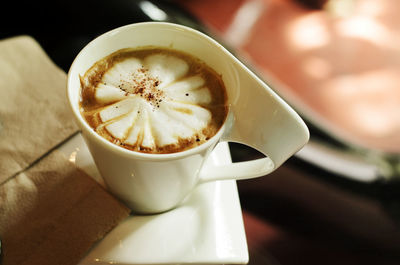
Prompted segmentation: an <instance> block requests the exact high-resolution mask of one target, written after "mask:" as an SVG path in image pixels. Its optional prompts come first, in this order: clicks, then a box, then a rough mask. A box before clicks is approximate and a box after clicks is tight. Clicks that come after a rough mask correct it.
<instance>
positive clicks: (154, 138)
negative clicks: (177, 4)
mask: <svg viewBox="0 0 400 265" xmlns="http://www.w3.org/2000/svg"><path fill="white" fill-rule="evenodd" d="M80 82H81V101H80V112H81V114H82V116H83V117H84V118H85V120H86V121H87V123H88V124H89V125H90V126H91V127H92V128H93V129H94V130H95V131H96V132H97V133H98V134H99V135H100V136H102V137H104V138H105V139H107V140H109V141H110V142H112V143H114V144H117V145H119V146H121V147H124V148H126V149H129V150H133V151H138V152H144V153H155V154H157V153H160V154H165V153H174V152H180V151H184V150H187V149H190V148H193V147H195V146H198V145H201V144H202V143H204V142H206V141H207V140H208V139H210V138H211V137H212V136H214V135H215V134H216V133H217V132H218V130H219V129H220V128H221V126H222V124H223V123H224V121H225V119H226V116H227V112H228V106H227V94H226V90H225V86H224V83H223V81H222V78H221V76H220V75H219V74H217V73H216V72H215V71H214V70H213V69H212V68H210V67H209V66H207V65H206V64H205V63H204V62H202V61H200V60H199V59H197V58H195V57H193V56H191V55H189V54H186V53H183V52H181V51H176V50H173V49H167V48H160V47H141V48H135V49H133V48H132V49H131V48H127V49H122V50H118V51H116V52H114V53H112V54H110V55H108V56H106V57H105V58H103V59H101V60H99V61H97V62H96V63H95V64H94V65H93V66H92V67H91V68H90V69H89V70H87V71H86V73H85V74H84V76H80Z"/></svg>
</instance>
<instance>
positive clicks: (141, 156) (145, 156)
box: [67, 22, 231, 160]
mask: <svg viewBox="0 0 400 265" xmlns="http://www.w3.org/2000/svg"><path fill="white" fill-rule="evenodd" d="M149 25H153V26H155V25H159V26H162V27H167V28H172V27H175V28H179V29H182V30H186V31H191V32H192V33H194V34H197V35H199V36H201V37H202V38H205V39H206V40H207V41H209V42H211V43H212V44H214V45H216V46H217V47H218V48H220V49H222V50H223V51H225V52H226V50H225V48H224V47H223V46H222V45H221V44H219V43H218V42H217V41H215V40H214V39H212V38H211V37H209V36H207V35H206V34H204V33H202V32H200V31H198V30H195V29H192V28H190V27H187V26H183V25H180V24H175V23H170V22H138V23H132V24H128V25H124V26H121V27H118V28H115V29H112V30H110V31H107V32H105V33H103V34H101V35H99V36H98V37H96V38H94V39H93V40H91V41H90V42H89V43H87V44H86V45H85V46H84V47H83V48H82V49H81V51H80V52H79V53H78V54H77V56H76V57H75V59H74V60H73V62H72V64H71V66H70V68H69V71H68V75H67V99H68V103H69V106H70V108H71V110H72V112H73V114H74V117H75V120H76V121H78V123H79V124H80V125H81V126H80V127H81V129H83V130H84V131H85V132H86V133H87V134H89V135H90V136H91V137H92V138H93V139H95V140H96V142H97V143H100V144H101V145H102V146H103V147H105V148H108V149H109V150H111V151H113V152H114V153H118V154H121V155H123V156H126V157H134V158H136V159H143V160H171V159H177V158H182V157H186V156H190V155H194V154H198V153H201V152H203V151H204V150H206V149H208V148H209V147H210V146H212V145H214V144H215V143H216V142H217V141H218V140H219V139H220V138H221V136H222V134H223V132H224V131H225V127H226V122H227V117H228V116H229V113H230V112H231V110H230V108H229V106H228V111H227V115H226V117H225V121H224V123H223V124H222V126H221V127H220V128H219V130H218V131H217V133H216V134H215V135H214V136H212V137H211V138H210V139H209V140H207V141H206V142H205V143H203V144H201V145H199V146H195V147H192V148H190V149H187V150H184V151H180V152H174V153H168V154H152V153H142V152H138V151H133V150H129V149H126V148H123V147H121V146H118V145H116V144H113V143H111V142H110V141H108V140H106V139H105V138H103V137H102V136H100V135H99V134H97V133H96V132H95V131H94V130H93V128H92V127H90V126H89V125H88V123H87V122H86V121H85V120H84V119H83V117H82V115H81V113H80V111H79V109H77V108H76V107H75V106H74V104H73V103H72V99H71V90H72V88H71V87H72V86H71V85H70V84H71V82H72V81H71V79H72V78H73V77H72V74H71V72H72V70H73V68H74V67H75V65H76V64H77V61H78V60H79V58H80V57H81V56H82V54H84V53H85V51H86V50H87V49H88V47H90V46H92V45H94V44H95V43H96V42H98V41H101V40H102V39H104V38H109V37H112V36H113V35H116V34H118V32H120V31H125V30H130V29H131V28H136V27H141V26H149Z"/></svg>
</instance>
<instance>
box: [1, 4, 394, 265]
mask: <svg viewBox="0 0 400 265" xmlns="http://www.w3.org/2000/svg"><path fill="white" fill-rule="evenodd" d="M274 1H275V2H276V1H278V0H274ZM279 1H280V0H279ZM282 1H283V0H282ZM393 1H394V0H393ZM182 2H185V3H182ZM198 2H200V1H196V0H192V1H180V2H178V3H176V2H174V1H123V0H115V1H94V0H88V1H74V0H71V1H61V2H59V1H52V2H48V3H47V4H45V5H44V4H43V5H41V4H38V3H37V2H33V1H30V2H28V3H24V4H22V3H17V2H15V1H14V2H13V3H9V4H7V5H8V6H5V7H4V8H2V9H3V10H7V13H8V15H7V16H2V17H1V18H0V20H1V24H2V25H3V28H2V31H0V38H2V39H3V38H6V37H11V36H16V35H21V34H27V35H31V36H33V37H34V38H35V39H36V40H37V41H38V42H39V43H40V44H41V45H42V46H43V48H44V49H45V50H46V52H47V53H48V54H49V56H50V57H51V58H52V59H53V61H54V62H55V63H56V64H58V65H59V66H60V67H61V68H62V69H64V70H65V71H68V68H69V65H70V64H71V62H72V60H73V58H74V57H75V56H76V54H77V53H78V52H79V50H80V49H81V48H82V47H83V46H84V45H85V44H86V43H88V42H89V41H90V40H91V39H93V38H94V37H96V36H98V35H99V34H101V33H103V32H105V31H108V30H110V29H113V28H115V27H118V26H121V25H125V24H130V23H134V22H140V21H151V20H157V19H159V20H168V21H172V22H177V23H182V24H186V25H189V26H194V27H198V28H199V29H201V30H209V29H211V28H212V27H213V25H214V27H215V25H218V23H220V24H219V25H220V27H226V26H227V24H226V23H227V22H226V21H225V20H224V17H223V16H222V15H221V17H219V20H216V21H211V20H210V21H208V22H207V21H205V20H204V19H205V18H203V21H202V23H200V24H199V21H200V20H201V18H200V15H199V14H198V15H196V17H195V16H193V15H194V13H195V8H198V7H199V4H198ZM205 2H207V4H208V5H211V7H212V8H213V9H215V10H218V9H219V10H221V8H227V7H229V8H231V9H229V8H228V9H227V10H225V12H228V13H229V12H231V13H234V11H235V9H234V8H235V6H231V5H229V6H228V5H224V3H226V2H225V1H217V0H214V1H205ZM232 2H234V3H236V4H237V5H240V4H243V3H244V2H246V1H232ZM255 2H257V1H255ZM283 2H285V3H288V1H283ZM303 2H307V1H303ZM342 2H343V1H342ZM196 5H197V7H196ZM296 5H297V4H296ZM154 8H155V9H154ZM208 8H209V7H208ZM296 8H300V9H304V10H307V8H306V7H296ZM149 10H150V11H149ZM151 10H153V12H152V11H151ZM154 10H158V12H154ZM160 10H161V12H160ZM188 10H190V12H191V14H192V15H189V13H188ZM204 10H208V9H204ZM304 12H306V11H304ZM309 12H315V10H310V11H309ZM275 18H276V17H275ZM247 22H248V23H250V22H251V21H247ZM213 23H214V24H213ZM215 23H217V24H215ZM224 23H225V24H224ZM199 25H200V26H199ZM213 33H214V34H216V35H217V36H218V31H216V27H215V28H214V31H213ZM220 37H221V38H222V37H223V36H220ZM231 38H232V39H233V41H235V36H233V37H231ZM317 63H318V62H317ZM310 125H311V128H312V131H311V132H312V137H314V135H318V136H320V135H321V132H320V131H318V130H316V131H314V127H313V126H312V124H310ZM322 135H323V133H322ZM327 139H330V138H329V137H327ZM230 147H231V153H232V158H233V160H234V161H241V160H247V159H253V158H257V157H259V154H258V153H257V152H255V151H253V150H250V149H248V148H245V147H243V146H241V145H237V144H231V145H230ZM238 188H239V195H240V199H241V204H242V208H243V218H244V223H245V230H246V235H247V240H248V246H249V254H250V262H249V264H271V265H275V264H281V265H295V264H307V265H313V264H316V265H317V264H325V265H327V264H328V265H329V264H364V265H365V264H367V265H369V264H371V265H372V264H380V265H391V264H393V265H394V264H400V199H399V198H400V196H399V193H400V185H399V184H398V183H396V182H394V183H393V182H390V183H361V182H357V181H353V180H349V179H346V178H343V177H341V176H338V175H335V174H332V173H329V172H326V171H324V170H322V169H320V168H317V167H315V166H313V165H310V164H308V163H306V162H304V161H302V160H301V159H299V158H296V157H293V158H291V159H289V160H288V161H287V162H286V163H285V164H284V165H283V166H282V167H281V168H280V169H278V170H277V171H276V172H274V173H273V174H271V175H269V176H265V177H262V178H258V179H253V180H244V181H239V182H238Z"/></svg>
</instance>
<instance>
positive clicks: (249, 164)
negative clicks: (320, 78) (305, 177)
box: [67, 22, 309, 213]
mask: <svg viewBox="0 0 400 265" xmlns="http://www.w3.org/2000/svg"><path fill="white" fill-rule="evenodd" d="M141 46H159V47H168V48H173V49H176V50H180V51H184V52H186V53H189V54H192V55H194V56H195V57H197V58H199V59H201V60H202V61H204V62H205V63H207V64H208V65H209V66H211V67H212V68H213V69H214V70H215V71H216V72H217V73H219V74H221V75H222V79H223V81H224V83H225V86H226V89H227V93H228V101H229V106H230V110H229V114H228V118H227V120H226V122H225V123H224V125H223V126H222V128H221V129H220V130H219V131H218V133H217V134H216V135H215V136H214V137H212V138H211V139H209V140H208V141H207V142H205V143H204V144H202V145H200V146H197V147H194V148H192V149H189V150H186V151H182V152H177V153H170V154H147V153H140V152H135V151H130V150H127V149H125V148H123V147H120V146H117V145H115V144H113V143H111V142H109V141H107V140H106V139H104V138H103V137H101V136H100V135H98V134H97V133H96V132H95V131H94V130H93V129H92V128H91V127H90V126H89V125H88V124H87V123H86V121H85V119H84V118H83V117H82V116H81V114H80V111H79V101H80V97H81V94H80V89H81V88H80V82H79V75H81V76H83V75H84V73H85V72H86V71H87V70H88V69H89V68H90V67H91V66H92V65H93V64H94V63H95V62H97V61H98V60H100V59H102V58H103V57H105V56H107V55H109V54H111V53H113V52H115V51H117V50H119V49H123V48H133V47H141ZM266 52H268V51H266ZM67 89H68V91H67V93H68V99H69V103H70V105H71V108H72V111H73V113H74V116H75V118H76V120H77V123H78V125H79V127H80V128H81V130H82V134H83V137H84V139H85V141H86V143H87V145H88V147H89V150H90V152H91V154H92V156H93V159H94V161H95V163H96V166H97V167H98V169H99V172H100V174H101V175H102V177H103V178H104V181H105V183H106V184H107V186H108V188H109V190H110V191H111V192H112V193H113V194H115V195H116V196H117V197H119V198H120V199H121V200H122V201H124V202H125V203H126V204H127V205H128V206H129V207H130V208H131V209H132V210H134V211H136V212H138V213H158V212H163V211H166V210H169V209H172V208H174V207H176V206H177V205H179V203H180V202H181V201H182V200H183V199H184V198H185V197H186V196H187V195H188V194H189V193H190V192H191V191H192V190H193V188H195V187H196V186H197V185H199V184H200V183H203V182H207V181H213V180H223V179H245V178H254V177H259V176H264V175H266V174H269V173H271V172H272V171H274V170H275V169H276V168H278V167H279V166H280V165H281V164H282V163H283V162H284V161H286V160H287V159H288V158H289V157H290V156H292V155H293V154H294V153H295V152H297V151H298V150H299V149H300V148H302V147H303V146H304V145H305V144H306V143H307V141H308V139H309V132H308V129H307V127H306V125H305V124H304V122H303V121H302V119H301V118H300V117H299V116H298V115H297V114H296V112H295V111H294V110H293V109H292V108H291V107H290V106H289V105H287V104H286V103H285V102H284V101H283V100H282V99H281V98H280V97H279V96H277V95H276V94H275V93H274V92H273V91H272V90H271V89H270V88H269V87H268V86H267V85H266V84H265V83H263V82H262V81H261V80H260V79H259V78H257V77H256V76H255V75H254V74H253V73H252V72H251V71H250V70H249V69H248V68H246V67H245V66H244V65H243V64H242V63H241V62H240V61H238V60H237V59H236V58H235V57H234V56H233V55H232V54H230V53H229V52H228V51H227V50H226V49H225V48H224V47H222V46H221V45H220V44H218V43H217V42H216V41H214V40H213V39H211V38H210V37H208V36H206V35H205V34H203V33H200V32H198V31H196V30H193V29H191V28H188V27H185V26H181V25H176V24H171V23H163V22H146V23H137V24H131V25H127V26H123V27H120V28H117V29H114V30H112V31H109V32H107V33H105V34H103V35H101V36H99V37H98V38H96V39H94V40H93V41H91V42H90V43H89V44H88V45H87V46H86V47H85V48H84V49H82V51H81V52H80V53H79V54H78V56H77V57H76V59H75V60H74V62H73V63H72V66H71V68H70V71H69V73H68V88H67ZM219 141H232V142H239V143H243V144H246V145H248V146H251V147H253V148H255V149H257V150H258V151H260V152H262V153H263V154H265V155H266V156H267V157H266V158H262V159H258V160H253V161H245V162H240V163H233V164H230V165H224V166H218V167H214V166H207V167H206V166H203V165H204V161H205V159H206V158H207V157H208V155H209V154H210V153H211V152H212V150H213V148H214V146H215V145H216V144H217V143H218V142H219Z"/></svg>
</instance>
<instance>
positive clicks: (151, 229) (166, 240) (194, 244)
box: [59, 134, 249, 265]
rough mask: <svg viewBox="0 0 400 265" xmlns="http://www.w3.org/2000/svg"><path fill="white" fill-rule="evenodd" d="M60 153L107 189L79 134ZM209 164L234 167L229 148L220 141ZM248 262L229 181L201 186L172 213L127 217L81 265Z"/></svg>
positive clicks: (234, 193)
mask: <svg viewBox="0 0 400 265" xmlns="http://www.w3.org/2000/svg"><path fill="white" fill-rule="evenodd" d="M59 150H60V151H62V152H63V153H64V154H66V155H67V156H68V157H69V159H70V161H72V162H74V163H76V165H77V166H78V167H80V168H82V169H83V170H84V171H85V172H86V173H88V174H89V175H91V176H92V177H93V178H94V179H96V180H97V181H99V182H100V183H101V184H102V185H104V184H103V182H102V179H101V177H100V175H99V173H98V171H97V169H96V166H95V165H94V162H93V160H92V157H91V155H90V153H89V151H88V149H87V147H86V144H85V143H84V141H83V138H82V136H81V135H80V134H78V135H76V136H74V137H73V138H72V139H71V140H69V141H68V142H67V143H65V144H64V145H63V146H61V147H60V148H59ZM206 163H215V164H227V163H231V158H230V153H229V147H228V145H227V144H226V143H220V144H219V145H218V146H217V147H216V148H215V150H214V152H213V153H212V155H211V156H210V158H209V159H208V161H207V162H206ZM248 259H249V257H248V249H247V243H246V236H245V231H244V226H243V218H242V212H241V208H240V202H239V196H238V193H237V186H236V182H235V181H234V180H229V181H216V182H210V183H205V184H202V185H200V186H198V187H197V188H196V189H195V190H194V192H193V193H192V194H191V195H190V196H189V197H188V198H187V199H186V200H185V201H184V203H183V204H182V205H181V206H180V207H178V208H176V209H174V210H171V211H169V212H166V213H163V214H158V215H151V216H139V215H132V216H130V217H128V218H127V219H126V220H125V221H123V222H122V223H121V224H119V225H118V226H117V227H116V228H114V229H113V230H112V231H111V232H110V233H109V234H108V235H107V236H106V237H105V238H104V239H103V240H102V241H100V242H99V243H98V244H96V245H95V246H94V247H93V248H92V249H91V250H90V252H89V253H88V254H87V256H86V257H85V258H84V259H83V260H82V261H81V262H80V263H79V265H91V264H96V265H100V264H124V265H128V264H135V265H137V264H189V263H190V264H226V263H228V264H246V263H247V262H248Z"/></svg>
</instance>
